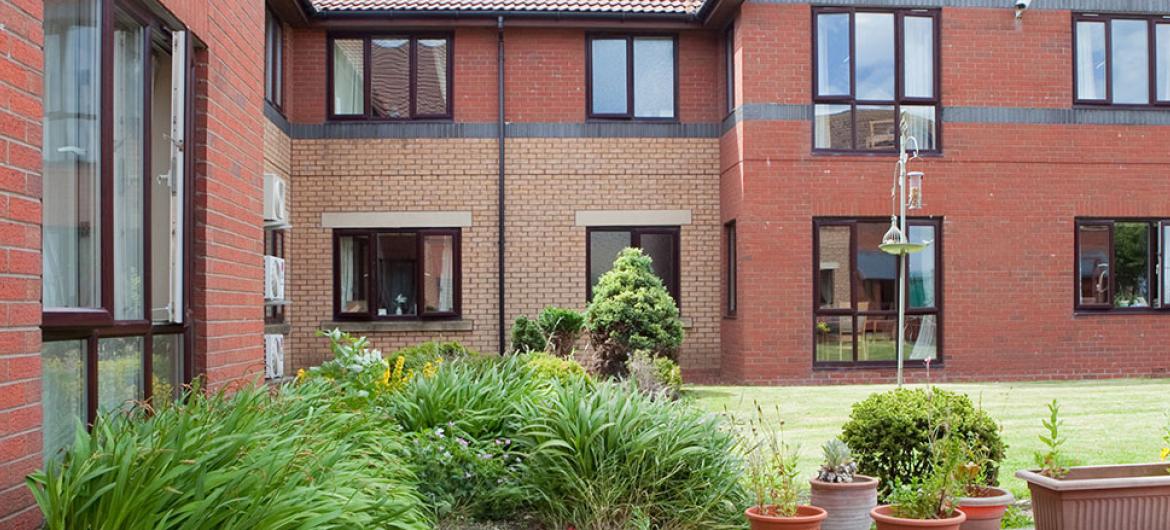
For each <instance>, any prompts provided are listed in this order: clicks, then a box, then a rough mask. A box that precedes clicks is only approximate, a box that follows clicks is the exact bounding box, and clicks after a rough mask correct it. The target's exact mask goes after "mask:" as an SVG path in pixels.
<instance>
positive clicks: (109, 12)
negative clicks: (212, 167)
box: [41, 0, 198, 426]
mask: <svg viewBox="0 0 1170 530" xmlns="http://www.w3.org/2000/svg"><path fill="white" fill-rule="evenodd" d="M99 4H100V6H101V7H100V13H99V17H100V22H99V26H100V28H101V30H100V31H101V35H100V37H99V39H100V44H101V52H100V54H101V59H100V64H101V73H100V78H99V79H100V87H101V96H100V97H101V108H100V119H99V123H100V125H99V127H100V129H99V142H100V148H101V160H100V163H99V164H100V173H99V183H100V189H101V190H103V191H102V193H101V198H100V202H99V208H100V213H99V215H100V224H101V235H100V237H101V241H100V247H101V249H100V253H101V259H100V266H99V271H100V274H99V276H100V282H101V283H100V285H101V287H100V288H101V295H100V300H101V306H100V307H97V308H68V309H53V310H49V311H46V310H44V308H43V307H42V313H41V341H42V344H44V343H50V342H59V341H81V342H83V343H84V344H85V369H84V372H85V373H84V376H83V379H84V386H85V388H84V389H83V390H84V392H85V408H86V410H85V423H86V425H87V426H91V425H92V424H93V422H94V421H95V420H96V419H97V414H98V400H99V394H98V383H99V373H98V367H99V363H98V356H99V351H100V350H99V348H100V341H101V340H102V339H110V338H129V337H133V338H141V339H142V342H143V346H142V375H143V378H142V381H140V383H141V385H142V398H143V401H150V400H151V399H152V398H153V390H154V385H153V377H154V363H153V358H154V339H155V337H160V336H172V335H177V336H179V337H180V343H181V345H182V351H181V352H180V354H181V356H182V359H181V365H182V374H181V376H180V377H181V381H180V382H181V384H183V385H190V383H191V381H192V379H193V377H194V375H193V374H194V372H195V368H196V367H195V362H194V359H195V355H194V335H195V334H194V333H193V330H194V327H195V324H194V323H193V322H192V318H191V311H190V308H191V305H190V300H191V299H192V293H193V289H192V282H191V278H192V277H193V275H194V271H195V267H194V259H193V254H192V240H193V237H192V234H193V230H192V227H193V226H194V221H195V214H194V208H192V205H193V200H192V198H193V197H194V192H195V186H194V182H195V178H194V175H195V173H194V168H195V160H194V159H195V157H194V156H193V154H194V150H192V149H190V148H188V149H187V151H186V153H187V155H186V156H185V157H184V175H185V178H184V182H183V194H184V195H183V199H184V204H183V234H182V235H181V238H182V245H183V248H182V256H183V257H182V260H183V273H184V274H183V302H184V303H183V307H182V308H180V311H181V312H182V313H183V321H182V323H155V322H154V321H153V320H152V317H151V314H152V308H151V301H152V294H153V293H152V290H153V282H152V281H151V275H152V272H153V271H152V269H151V267H150V266H149V260H150V256H151V238H150V236H149V235H145V237H144V240H143V247H142V250H143V259H144V267H143V271H142V283H143V285H142V289H143V291H142V295H143V296H142V299H143V300H142V303H143V315H144V318H143V319H139V320H116V319H115V317H114V231H113V226H114V212H113V209H114V197H113V196H114V193H113V191H112V190H113V189H114V187H113V184H114V163H113V159H114V149H113V143H114V138H113V119H112V117H113V115H114V95H113V86H114V55H113V54H114V24H115V20H116V18H117V17H126V18H128V19H131V20H133V21H134V22H136V23H138V24H141V25H142V26H143V37H142V39H143V41H142V46H143V50H144V51H145V53H144V59H145V60H144V61H143V65H142V67H143V74H142V77H143V87H142V88H143V101H142V102H141V104H142V107H143V108H144V109H150V108H151V99H152V97H153V96H152V94H153V80H154V79H153V72H154V69H155V65H154V64H153V61H152V60H151V59H150V58H151V53H150V52H151V51H152V50H154V49H156V48H161V49H163V50H166V51H168V52H171V53H173V50H172V49H171V44H170V39H169V35H170V32H171V31H178V30H186V29H187V28H185V27H178V28H176V27H172V26H171V25H170V24H169V23H168V22H166V21H165V20H164V19H163V17H162V16H160V15H159V14H157V13H156V12H154V11H152V10H151V9H150V8H148V7H146V6H145V5H142V4H140V3H138V2H136V1H134V0H119V1H103V2H100V3H99ZM186 55H187V65H186V78H187V87H186V99H185V100H184V102H183V105H184V109H183V112H184V114H185V115H186V116H185V124H186V130H185V131H184V134H185V136H186V139H187V145H188V146H192V145H196V137H195V119H194V118H195V111H194V108H195V106H194V101H195V97H196V94H195V87H196V86H198V83H197V82H196V77H195V74H196V69H195V59H194V45H193V39H190V38H189V39H188V41H187V50H186ZM159 67H160V68H169V66H168V65H159ZM148 112H149V110H148ZM151 128H152V127H151V120H150V119H144V120H143V131H142V134H143V143H144V146H143V150H142V152H143V156H142V161H141V162H142V165H143V177H144V179H146V180H145V182H150V177H149V175H152V174H153V169H152V167H151V162H152V156H151V154H150V153H152V149H151V147H150V145H151V141H152V136H151V134H152V130H151ZM151 192H152V190H151V187H150V186H148V185H144V186H143V198H142V200H143V209H142V215H143V229H144V230H149V228H150V227H151Z"/></svg>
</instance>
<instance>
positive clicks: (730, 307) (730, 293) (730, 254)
mask: <svg viewBox="0 0 1170 530" xmlns="http://www.w3.org/2000/svg"><path fill="white" fill-rule="evenodd" d="M724 230H725V231H726V232H727V315H728V316H734V315H735V306H736V304H737V303H738V302H739V300H738V298H737V296H738V293H737V292H736V291H737V289H738V286H737V285H736V275H737V273H738V271H737V270H736V269H737V268H738V267H739V260H738V259H737V256H736V247H735V221H732V222H730V223H727V225H726V228H724Z"/></svg>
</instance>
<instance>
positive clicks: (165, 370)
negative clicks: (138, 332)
mask: <svg viewBox="0 0 1170 530" xmlns="http://www.w3.org/2000/svg"><path fill="white" fill-rule="evenodd" d="M151 371H152V372H153V373H152V374H151V376H152V377H151V380H152V383H151V400H152V401H153V402H154V406H156V407H158V406H160V405H165V404H167V403H169V402H171V401H172V400H175V399H178V398H179V397H180V396H182V392H183V336H182V335H155V336H154V350H153V351H152V352H151Z"/></svg>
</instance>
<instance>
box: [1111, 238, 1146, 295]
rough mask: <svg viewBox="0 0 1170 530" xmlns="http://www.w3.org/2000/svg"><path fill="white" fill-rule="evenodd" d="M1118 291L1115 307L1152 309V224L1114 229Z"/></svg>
mask: <svg viewBox="0 0 1170 530" xmlns="http://www.w3.org/2000/svg"><path fill="white" fill-rule="evenodd" d="M1113 251H1114V252H1115V253H1116V255H1115V256H1114V257H1113V259H1114V262H1113V263H1114V267H1116V270H1117V291H1116V292H1115V293H1114V295H1113V305H1114V306H1115V307H1150V225H1149V224H1148V223H1117V224H1115V225H1114V228H1113Z"/></svg>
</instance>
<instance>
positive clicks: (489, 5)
mask: <svg viewBox="0 0 1170 530" xmlns="http://www.w3.org/2000/svg"><path fill="white" fill-rule="evenodd" d="M311 2H312V4H313V7H314V8H316V9H317V11H320V12H341V11H346V12H351V11H437V12H443V11H450V12H457V11H516V12H539V11H566V12H581V13H646V14H678V15H685V14H693V13H695V12H697V11H698V10H699V8H700V7H702V5H703V2H704V0H311Z"/></svg>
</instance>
